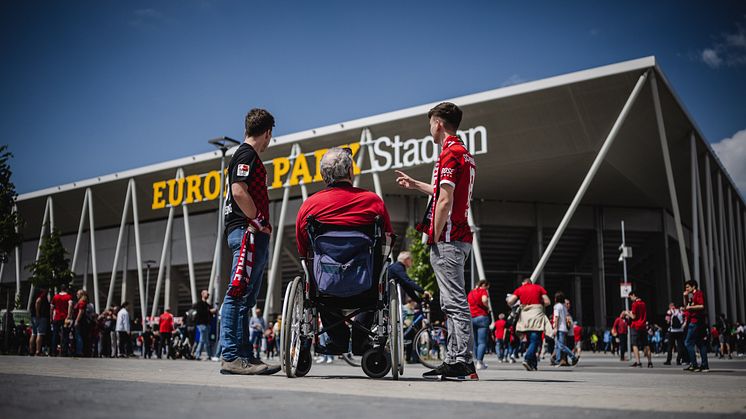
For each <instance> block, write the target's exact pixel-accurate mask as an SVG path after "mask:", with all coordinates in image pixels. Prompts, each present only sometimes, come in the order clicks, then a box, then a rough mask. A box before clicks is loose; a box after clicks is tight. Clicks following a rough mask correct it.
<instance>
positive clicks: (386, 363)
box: [362, 349, 391, 378]
mask: <svg viewBox="0 0 746 419" xmlns="http://www.w3.org/2000/svg"><path fill="white" fill-rule="evenodd" d="M362 367H363V372H364V373H365V375H367V376H368V377H370V378H383V377H385V376H386V374H388V373H389V371H390V370H391V356H390V354H389V353H388V352H386V351H385V350H382V349H369V350H367V351H366V352H365V353H364V354H363V362H362Z"/></svg>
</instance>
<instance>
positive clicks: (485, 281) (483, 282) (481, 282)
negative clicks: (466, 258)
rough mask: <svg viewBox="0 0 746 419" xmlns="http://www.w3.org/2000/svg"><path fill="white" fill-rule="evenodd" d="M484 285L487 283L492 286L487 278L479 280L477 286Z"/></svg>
mask: <svg viewBox="0 0 746 419" xmlns="http://www.w3.org/2000/svg"><path fill="white" fill-rule="evenodd" d="M484 285H487V286H488V287H489V286H490V283H489V281H487V280H486V279H480V280H479V282H477V287H481V286H484Z"/></svg>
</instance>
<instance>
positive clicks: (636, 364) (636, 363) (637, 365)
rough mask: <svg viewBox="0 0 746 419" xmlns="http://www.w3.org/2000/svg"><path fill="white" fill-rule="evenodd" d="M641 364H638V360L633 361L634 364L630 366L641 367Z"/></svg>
mask: <svg viewBox="0 0 746 419" xmlns="http://www.w3.org/2000/svg"><path fill="white" fill-rule="evenodd" d="M641 366H642V364H640V363H639V362H635V363H634V364H632V365H630V367H632V368H636V367H641Z"/></svg>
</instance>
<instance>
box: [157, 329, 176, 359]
mask: <svg viewBox="0 0 746 419" xmlns="http://www.w3.org/2000/svg"><path fill="white" fill-rule="evenodd" d="M163 348H166V358H168V357H171V358H173V356H172V355H171V333H170V332H168V333H166V332H161V338H160V339H159V340H158V358H160V357H161V355H162V354H163Z"/></svg>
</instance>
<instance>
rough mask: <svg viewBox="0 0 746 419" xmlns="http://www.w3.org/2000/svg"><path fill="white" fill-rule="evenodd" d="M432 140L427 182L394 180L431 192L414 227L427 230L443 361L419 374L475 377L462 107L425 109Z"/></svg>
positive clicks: (469, 163)
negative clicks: (443, 333) (443, 331)
mask: <svg viewBox="0 0 746 419" xmlns="http://www.w3.org/2000/svg"><path fill="white" fill-rule="evenodd" d="M427 116H428V118H429V119H430V134H431V135H432V137H433V141H434V142H435V143H436V144H438V145H440V146H441V147H442V151H441V152H440V156H439V157H438V161H437V163H436V164H435V168H434V170H433V176H432V180H431V182H430V183H427V182H421V181H418V180H415V179H413V178H411V177H409V176H408V175H407V174H405V173H403V172H401V171H397V172H396V173H397V175H398V177H397V178H396V182H397V183H398V184H399V186H401V187H403V188H406V189H414V190H418V191H420V192H423V193H425V194H427V195H430V196H432V199H431V200H430V204H429V205H428V210H427V212H426V215H425V218H424V220H423V222H422V223H421V224H420V225H418V230H419V231H421V232H423V233H426V234H427V235H428V244H429V245H430V262H431V264H432V267H433V271H434V272H435V278H436V280H437V282H438V288H439V289H440V306H441V309H442V311H443V313H444V314H445V316H446V319H447V320H448V321H447V323H446V324H447V325H448V344H447V346H446V357H445V362H444V363H443V364H442V365H440V366H439V367H438V368H436V369H434V370H432V371H428V372H426V373H425V374H423V377H424V378H428V379H444V378H455V379H459V380H478V379H479V377H478V376H477V373H476V369H475V368H474V362H473V359H472V346H473V335H472V326H471V314H470V312H469V304H468V303H467V301H466V290H465V287H464V264H465V263H466V260H467V259H468V257H469V253H470V252H471V242H472V231H471V227H470V226H469V222H468V213H469V204H470V202H471V194H472V189H473V187H474V178H475V177H476V163H475V161H474V157H472V155H471V154H469V151H468V150H467V149H466V147H465V146H464V144H463V142H462V141H461V139H460V138H459V137H458V136H457V135H456V131H457V130H458V126H459V124H460V123H461V117H462V112H461V109H459V107H458V106H456V105H454V104H453V103H449V102H443V103H441V104H439V105H437V106H436V107H434V108H432V109H431V110H430V112H428V114H427Z"/></svg>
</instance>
